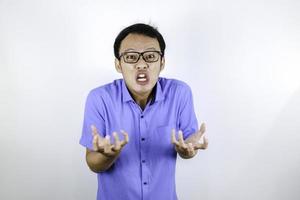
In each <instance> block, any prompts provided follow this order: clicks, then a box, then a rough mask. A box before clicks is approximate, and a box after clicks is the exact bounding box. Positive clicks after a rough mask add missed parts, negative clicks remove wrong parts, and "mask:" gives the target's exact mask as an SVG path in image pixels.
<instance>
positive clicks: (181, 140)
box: [178, 130, 187, 149]
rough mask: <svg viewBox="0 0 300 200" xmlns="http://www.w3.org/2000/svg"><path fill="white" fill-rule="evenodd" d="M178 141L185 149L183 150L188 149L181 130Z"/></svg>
mask: <svg viewBox="0 0 300 200" xmlns="http://www.w3.org/2000/svg"><path fill="white" fill-rule="evenodd" d="M178 140H179V145H180V146H181V147H182V148H183V149H186V148H187V146H186V144H185V142H184V140H183V133H182V131H181V130H179V131H178Z"/></svg>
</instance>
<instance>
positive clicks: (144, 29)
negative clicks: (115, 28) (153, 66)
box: [114, 23, 166, 59]
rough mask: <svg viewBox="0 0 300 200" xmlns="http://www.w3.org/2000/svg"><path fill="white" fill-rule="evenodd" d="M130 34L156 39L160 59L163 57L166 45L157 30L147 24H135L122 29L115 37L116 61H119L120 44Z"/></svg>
mask: <svg viewBox="0 0 300 200" xmlns="http://www.w3.org/2000/svg"><path fill="white" fill-rule="evenodd" d="M130 33H133V34H140V35H145V36H148V37H151V38H156V39H157V41H158V43H159V47H160V50H161V53H162V57H163V56H164V54H165V48H166V44H165V40H164V38H163V36H162V35H161V34H160V33H159V32H158V30H157V28H155V27H153V26H150V25H148V24H143V23H137V24H133V25H131V26H128V27H126V28H124V29H123V30H122V31H121V32H120V33H119V35H118V36H117V37H116V39H115V43H114V54H115V57H116V58H117V59H120V55H119V51H120V46H121V43H122V41H123V40H124V38H125V37H126V36H127V35H129V34H130Z"/></svg>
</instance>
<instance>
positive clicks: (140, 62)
mask: <svg viewBox="0 0 300 200" xmlns="http://www.w3.org/2000/svg"><path fill="white" fill-rule="evenodd" d="M135 66H136V68H137V69H138V70H141V69H147V68H148V63H146V61H145V60H144V59H143V57H142V56H141V57H140V59H139V60H138V62H137V63H136V64H135Z"/></svg>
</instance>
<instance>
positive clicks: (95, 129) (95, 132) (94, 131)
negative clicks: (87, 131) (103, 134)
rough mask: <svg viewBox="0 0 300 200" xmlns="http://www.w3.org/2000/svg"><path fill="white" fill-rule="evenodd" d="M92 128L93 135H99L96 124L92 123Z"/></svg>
mask: <svg viewBox="0 0 300 200" xmlns="http://www.w3.org/2000/svg"><path fill="white" fill-rule="evenodd" d="M91 129H92V134H93V136H95V135H97V128H96V126H94V125H93V124H92V125H91Z"/></svg>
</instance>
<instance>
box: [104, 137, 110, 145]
mask: <svg viewBox="0 0 300 200" xmlns="http://www.w3.org/2000/svg"><path fill="white" fill-rule="evenodd" d="M104 141H105V144H111V143H110V135H106V136H105V138H104Z"/></svg>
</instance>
